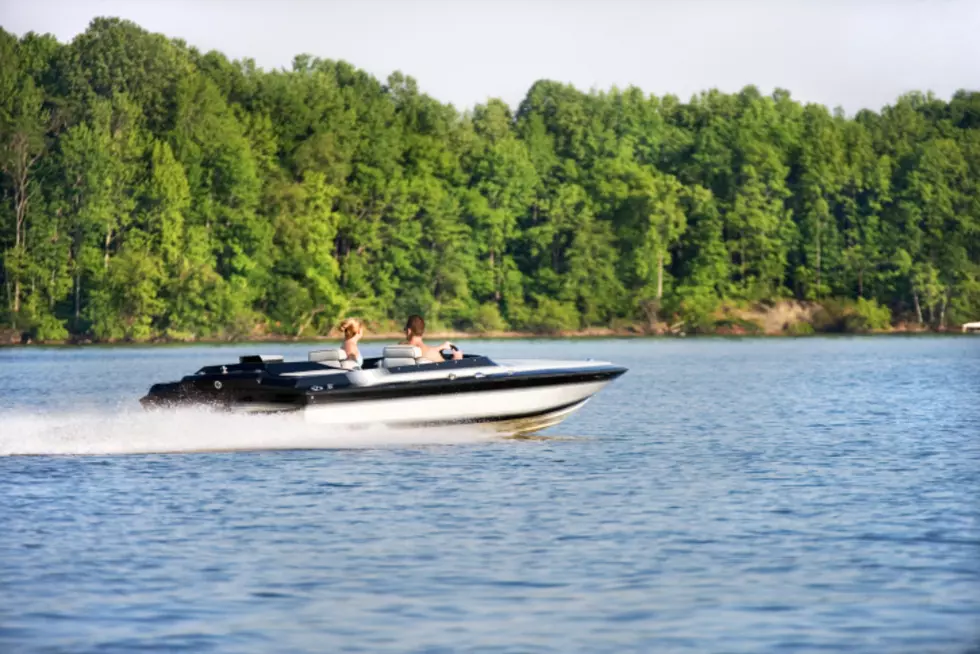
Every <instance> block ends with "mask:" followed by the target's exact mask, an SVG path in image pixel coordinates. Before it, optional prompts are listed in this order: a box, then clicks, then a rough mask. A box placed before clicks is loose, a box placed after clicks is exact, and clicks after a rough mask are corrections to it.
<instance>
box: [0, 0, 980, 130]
mask: <svg viewBox="0 0 980 654" xmlns="http://www.w3.org/2000/svg"><path fill="white" fill-rule="evenodd" d="M95 16H120V17H123V18H128V19H130V20H133V21H134V22H136V23H138V24H139V25H141V26H142V27H144V28H146V29H148V30H150V31H154V32H162V33H164V34H166V35H168V36H171V37H180V38H183V39H184V40H186V41H187V42H188V43H190V44H191V45H194V46H197V47H198V48H200V49H202V50H205V51H206V50H211V49H217V50H220V51H222V52H224V53H225V54H226V55H228V56H229V57H230V58H233V59H235V58H241V57H252V58H253V59H255V60H256V62H257V63H258V65H260V66H262V67H263V68H278V67H288V66H289V65H290V62H291V61H292V58H293V56H294V55H296V54H299V53H304V52H307V53H310V54H313V55H315V56H318V57H321V58H325V59H343V60H346V61H349V62H350V63H352V64H354V65H355V66H357V67H359V68H363V69H365V70H367V71H369V72H370V73H372V74H374V75H376V76H377V77H378V78H379V79H381V80H384V79H385V78H386V77H387V76H388V74H389V73H390V72H392V71H394V70H401V71H402V72H404V73H406V74H408V75H411V76H413V77H414V78H415V79H417V80H418V82H419V86H420V88H421V89H422V90H423V91H424V92H426V93H428V94H429V95H432V96H433V97H435V98H438V99H439V100H442V101H445V102H452V103H453V104H455V105H456V106H457V108H460V109H465V108H469V107H472V106H473V105H474V104H476V103H478V102H484V101H486V99H487V98H488V97H500V98H503V99H504V100H505V101H506V102H508V103H509V104H511V105H512V106H516V105H517V104H518V103H519V102H520V100H521V99H522V98H523V97H524V94H525V93H526V91H527V90H528V88H529V87H530V86H531V84H532V83H533V82H534V81H535V80H538V79H542V78H545V79H553V80H557V81H561V82H571V83H572V84H574V85H575V86H576V87H578V88H580V89H582V90H589V89H592V88H596V89H608V88H609V87H611V86H613V85H617V86H620V87H625V86H628V85H630V84H633V85H636V86H639V87H640V88H642V89H643V90H644V91H647V92H650V93H656V94H657V95H663V94H665V93H674V94H676V95H678V96H680V97H681V98H682V99H684V100H686V99H688V98H689V97H690V96H691V95H692V94H693V93H696V92H697V91H700V90H704V89H708V88H719V89H721V90H723V91H728V92H731V91H737V90H739V89H740V88H742V87H743V86H745V85H746V84H755V85H756V86H758V87H759V89H760V90H761V91H763V92H764V93H768V92H770V91H771V90H772V89H773V88H775V87H782V88H786V89H789V90H790V91H791V92H792V95H793V97H795V98H797V99H799V100H803V101H815V102H820V103H823V104H826V105H828V106H831V107H834V106H838V105H839V106H842V107H844V108H845V109H846V110H847V111H848V112H849V113H853V112H854V111H856V110H858V109H860V108H862V107H869V108H873V109H879V108H880V107H881V106H882V105H884V104H889V103H891V102H893V101H894V100H895V99H896V98H897V96H898V95H899V94H901V93H904V92H906V91H910V90H921V91H928V90H931V91H933V92H935V93H936V94H937V95H939V96H940V97H943V98H948V97H949V96H950V95H952V93H953V92H954V91H956V90H957V89H959V88H969V89H978V88H980V0H891V1H885V0H850V1H846V0H810V1H806V2H804V1H798V0H727V1H724V0H523V1H519V0H356V1H355V0H346V1H344V2H341V1H339V0H321V1H316V0H278V1H273V0H170V1H167V2H164V1H160V0H126V1H123V0H0V26H2V27H3V28H4V29H6V30H8V31H11V32H14V33H15V34H18V35H21V34H23V33H25V32H27V31H31V30H33V31H36V32H50V33H53V34H54V35H55V36H57V37H58V39H59V40H61V41H63V42H64V41H68V40H70V39H71V38H72V37H74V36H75V35H76V34H78V33H79V32H82V31H84V30H85V28H86V26H87V24H88V22H89V21H90V20H91V19H92V18H93V17H95Z"/></svg>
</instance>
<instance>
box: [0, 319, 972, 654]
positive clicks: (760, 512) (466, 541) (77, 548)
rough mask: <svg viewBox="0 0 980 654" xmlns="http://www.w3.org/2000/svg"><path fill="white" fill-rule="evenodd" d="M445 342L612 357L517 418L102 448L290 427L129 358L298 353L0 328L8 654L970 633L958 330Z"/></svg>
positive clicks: (149, 362) (501, 351) (726, 644)
mask: <svg viewBox="0 0 980 654" xmlns="http://www.w3.org/2000/svg"><path fill="white" fill-rule="evenodd" d="M367 349H368V351H371V350H372V348H371V346H370V345H369V346H368V348H367ZM466 349H467V350H468V351H483V352H486V353H488V354H491V355H498V356H504V355H506V356H511V357H522V356H534V357H540V356H545V357H562V358H587V357H593V358H597V359H608V360H612V361H615V362H619V363H623V364H626V365H627V366H629V367H630V372H629V373H628V374H627V375H626V376H624V377H622V378H621V379H620V380H618V381H617V382H615V383H614V384H613V385H611V386H610V387H609V388H607V389H606V390H605V391H603V392H602V393H601V394H600V395H599V396H597V397H596V398H595V399H594V400H593V401H592V402H591V403H590V404H588V405H587V406H586V407H585V408H583V409H582V411H581V412H579V413H578V414H576V415H574V416H573V417H572V418H570V419H569V420H568V421H567V422H565V423H564V424H563V425H561V426H559V427H558V428H555V429H552V430H551V431H549V432H545V434H544V435H545V436H546V437H547V438H542V439H536V440H500V439H487V438H486V437H484V436H482V435H477V434H475V433H471V432H466V431H464V430H460V431H459V432H458V433H457V432H453V433H451V434H449V435H448V436H447V435H446V434H441V435H438V436H436V435H434V434H432V433H429V432H425V431H419V432H413V433H408V434H404V433H399V434H397V435H396V434H394V433H391V434H389V433H385V432H383V431H380V432H371V433H364V434H361V437H362V440H361V441H358V440H357V439H358V435H357V434H353V435H352V434H342V433H337V434H322V433H320V434H318V436H319V437H320V439H321V441H320V442H321V443H324V442H325V444H326V445H328V446H332V449H321V450H289V451H258V452H230V453H227V452H226V453H181V454H162V453H151V454H114V455H107V454H104V453H105V452H127V451H140V452H162V451H165V450H168V449H169V450H172V449H180V450H194V449H208V447H209V446H214V447H218V446H220V445H221V444H222V443H225V442H226V441H227V439H228V438H230V437H235V438H238V439H245V440H246V441H248V442H253V443H256V444H260V443H261V441H262V439H263V438H265V437H268V438H270V439H272V441H273V442H275V443H279V444H283V443H286V444H288V443H289V442H290V440H289V439H290V438H295V439H296V440H297V442H298V443H302V442H303V441H304V439H306V438H307V437H308V436H309V434H306V433H305V432H303V429H305V428H301V427H299V426H293V425H291V424H289V423H279V422H275V423H272V422H268V421H267V422H262V420H261V419H260V420H258V421H257V422H250V421H248V420H241V419H238V420H232V419H231V418H229V419H228V422H225V421H224V420H223V419H222V418H221V417H220V416H218V417H216V416H210V415H201V416H193V415H192V416H190V417H186V416H185V417H181V418H170V417H161V416H147V415H145V414H142V413H140V412H138V411H136V410H134V402H135V400H136V398H138V397H139V395H140V394H141V393H142V392H143V391H145V389H146V386H147V384H148V382H149V381H150V380H161V379H167V378H175V377H178V376H179V375H180V374H182V373H184V372H188V371H191V370H194V369H196V368H197V367H199V366H200V365H203V364H207V363H220V362H223V361H227V360H231V359H233V358H234V357H237V355H238V354H240V353H243V352H254V351H256V350H258V351H263V352H265V351H281V352H285V353H286V354H289V355H295V356H302V354H303V353H304V352H305V348H304V347H302V346H294V345H290V346H285V347H284V346H276V345H271V346H270V345H263V346H261V347H259V348H256V347H255V346H245V347H241V346H235V347H221V348H218V347H159V348H106V349H102V348H83V349H61V348H51V349H43V348H37V349H6V350H0V453H2V454H8V455H9V454H25V453H30V454H35V455H36V456H0V651H3V652H35V651H37V652H42V651H43V652H62V651H63V652H127V653H128V652H136V651H143V650H158V651H168V652H170V651H177V652H246V653H253V652H254V653H259V652H263V653H264V652H556V653H557V652H562V653H564V652H763V651H764V652H807V651H835V652H842V651H847V652H874V653H881V652H909V653H912V652H916V653H917V652H963V651H965V650H966V649H967V648H969V647H971V646H976V644H977V643H978V642H980V499H978V498H980V392H978V391H980V339H975V338H974V339H971V338H886V337H879V338H869V339H863V338H854V339H850V338H838V339H819V338H813V339H799V340H789V339H786V340H752V339H746V340H693V339H688V340H623V341H617V340H604V341H547V342H536V343H533V342H493V343H468V344H467V347H466ZM293 429H295V430H297V432H296V433H291V432H290V430H293ZM323 438H326V441H323V440H322V439H323ZM249 439H251V440H249ZM52 453H60V455H51V454H52ZM66 454H68V455H66Z"/></svg>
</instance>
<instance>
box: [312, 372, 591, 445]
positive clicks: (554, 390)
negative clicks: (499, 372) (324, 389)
mask: <svg viewBox="0 0 980 654" xmlns="http://www.w3.org/2000/svg"><path fill="white" fill-rule="evenodd" d="M608 383H609V382H608V381H593V382H587V383H580V384H567V385H556V386H546V387H542V388H531V389H515V390H504V391H501V390H497V391H487V392H477V393H465V394H445V395H435V396H431V397H416V398H404V399H393V400H375V401H372V402H369V403H366V404H367V406H359V404H360V403H345V404H336V405H330V404H327V405H319V406H316V405H314V406H308V407H306V408H305V409H303V417H304V419H305V420H306V421H307V422H311V423H316V424H323V425H357V424H382V425H385V426H387V427H427V426H442V425H478V426H480V427H484V428H487V429H492V430H494V431H498V432H513V433H520V434H526V433H530V432H533V431H538V430H541V429H545V428H547V427H550V426H552V425H555V424H557V423H558V422H560V421H561V420H564V419H565V418H567V417H568V416H569V415H571V414H572V413H573V412H574V411H576V410H577V409H579V408H581V407H582V405H583V404H585V402H586V401H587V400H588V399H589V398H591V397H592V396H593V395H595V394H596V393H598V392H599V391H600V390H602V388H603V387H604V386H605V385H606V384H608Z"/></svg>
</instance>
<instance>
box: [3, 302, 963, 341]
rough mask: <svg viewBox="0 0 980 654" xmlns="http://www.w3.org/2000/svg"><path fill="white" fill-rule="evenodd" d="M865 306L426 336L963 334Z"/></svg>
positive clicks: (12, 337)
mask: <svg viewBox="0 0 980 654" xmlns="http://www.w3.org/2000/svg"><path fill="white" fill-rule="evenodd" d="M868 309H869V307H868V306H864V307H861V306H859V305H857V303H853V302H846V301H843V302H842V301H834V302H828V303H825V304H819V303H815V302H794V301H783V302H778V303H775V304H760V305H755V306H751V307H748V306H745V305H742V306H739V305H736V304H731V305H727V306H725V307H723V308H722V309H721V310H720V311H719V312H718V313H717V314H715V316H714V318H713V319H712V320H711V322H707V323H703V324H701V325H694V326H693V328H692V327H690V326H688V325H686V324H685V323H684V322H683V321H679V322H677V323H675V324H673V325H671V324H669V323H657V324H655V325H653V326H651V325H649V324H645V323H620V324H617V325H615V326H610V327H590V328H588V329H575V330H570V329H555V330H552V331H534V332H532V331H515V330H484V331H475V330H466V331H462V330H458V329H452V328H447V327H445V326H440V325H434V326H432V328H431V329H429V330H428V331H427V333H426V336H427V338H428V340H429V341H431V342H437V341H443V340H462V341H465V340H469V339H533V338H635V337H649V336H712V335H716V336H811V335H819V334H896V333H937V332H939V333H941V332H947V331H949V332H950V333H959V330H944V329H932V328H930V327H929V326H928V325H920V324H918V323H914V322H913V323H900V324H898V325H891V324H890V323H889V322H888V320H887V313H885V312H883V311H881V309H880V308H877V309H875V308H871V310H870V312H869V311H868ZM403 337H404V333H403V332H402V331H401V330H399V329H398V325H397V324H396V323H394V322H393V321H385V322H383V323H373V324H370V325H369V326H368V330H367V333H366V334H365V337H364V342H365V343H371V342H379V341H386V342H394V341H398V340H400V339H402V338H403ZM341 339H342V335H341V334H340V332H339V331H337V330H332V331H330V332H329V333H327V334H326V335H319V334H318V335H312V336H311V335H302V336H287V335H284V334H281V333H276V332H262V331H261V330H260V329H256V331H254V332H253V333H251V334H248V335H244V336H241V335H240V336H238V337H235V338H203V339H198V338H191V339H186V338H185V339H174V338H169V337H166V336H156V337H154V338H150V339H146V340H144V341H134V340H131V339H130V340H125V339H123V340H120V341H108V342H107V343H128V344H139V343H170V344H176V343H227V342H255V343H264V342H297V341H311V342H313V341H339V340H341ZM97 343H106V342H103V341H93V340H92V339H89V338H85V337H71V338H68V339H60V340H41V341H38V340H35V339H34V338H33V337H32V336H31V334H30V333H29V332H18V331H15V330H11V329H6V330H5V329H0V346H3V345H16V344H21V345H27V344H45V345H71V344H74V345H88V344H97Z"/></svg>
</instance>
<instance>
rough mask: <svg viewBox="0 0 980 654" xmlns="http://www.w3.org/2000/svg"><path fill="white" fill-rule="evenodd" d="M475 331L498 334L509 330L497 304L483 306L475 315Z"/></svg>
mask: <svg viewBox="0 0 980 654" xmlns="http://www.w3.org/2000/svg"><path fill="white" fill-rule="evenodd" d="M472 327H473V329H475V330H477V331H481V332H497V331H503V330H504V329H506V328H507V323H505V322H504V318H503V316H501V315H500V309H498V308H497V305H496V304H482V305H480V307H479V308H477V310H476V313H475V314H474V315H473V323H472Z"/></svg>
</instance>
